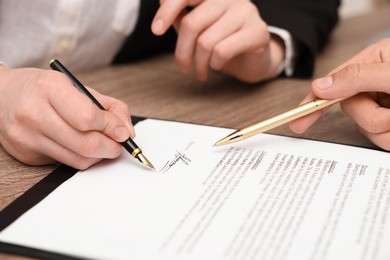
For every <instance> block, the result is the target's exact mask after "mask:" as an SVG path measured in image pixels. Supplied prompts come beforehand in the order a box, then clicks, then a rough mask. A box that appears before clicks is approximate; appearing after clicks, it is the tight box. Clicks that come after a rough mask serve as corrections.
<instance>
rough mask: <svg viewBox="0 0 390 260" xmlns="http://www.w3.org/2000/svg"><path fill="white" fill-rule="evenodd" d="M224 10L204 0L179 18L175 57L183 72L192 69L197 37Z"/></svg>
mask: <svg viewBox="0 0 390 260" xmlns="http://www.w3.org/2000/svg"><path fill="white" fill-rule="evenodd" d="M224 12H225V9H224V7H223V6H217V5H212V4H211V3H210V2H209V1H206V2H204V3H203V4H202V5H200V6H198V7H197V8H196V9H194V10H192V11H191V12H190V13H188V14H187V15H186V16H185V17H184V18H183V19H182V20H181V23H180V29H179V33H178V39H177V43H176V50H175V57H176V62H177V64H178V66H179V68H180V70H181V71H182V72H183V73H188V72H190V71H191V69H192V63H193V55H194V53H195V48H196V47H195V46H196V42H197V39H198V37H199V36H200V35H201V33H202V32H203V31H204V30H205V29H206V28H208V27H210V26H211V25H212V24H213V23H214V22H215V21H217V20H218V18H219V17H221V16H222V15H223V13H224ZM205 13H206V14H207V15H205Z"/></svg>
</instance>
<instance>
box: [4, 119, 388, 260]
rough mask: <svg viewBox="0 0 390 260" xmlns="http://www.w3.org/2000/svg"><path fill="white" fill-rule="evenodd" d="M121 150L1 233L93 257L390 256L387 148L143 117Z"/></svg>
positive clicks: (41, 246) (25, 242) (8, 239)
mask: <svg viewBox="0 0 390 260" xmlns="http://www.w3.org/2000/svg"><path fill="white" fill-rule="evenodd" d="M136 132H137V138H136V140H135V141H136V142H137V143H138V145H139V146H140V147H142V149H143V151H144V153H145V155H146V156H147V157H148V158H149V159H150V160H151V162H152V163H153V164H154V165H155V166H156V168H157V169H158V170H159V173H153V172H152V171H150V170H148V169H147V168H145V167H143V166H142V165H141V164H139V163H138V162H137V161H135V160H134V159H133V158H131V157H129V156H128V154H126V153H123V154H122V156H121V157H120V158H119V159H117V160H115V161H105V162H103V163H101V164H99V165H96V166H94V167H92V168H90V169H88V170H86V171H84V172H78V173H77V174H76V175H75V176H74V177H72V178H71V179H69V180H68V181H67V182H65V183H64V184H62V185H61V186H60V187H59V188H57V189H56V190H55V191H54V192H52V193H51V194H50V195H49V196H48V197H47V198H45V199H44V200H43V201H42V202H40V203H39V204H37V205H36V206H35V207H33V208H32V209H31V210H29V211H28V212H27V213H25V214H24V215H23V216H21V217H20V218H19V219H18V220H17V221H15V222H14V223H13V224H11V225H10V226H9V227H8V228H6V229H5V230H3V231H2V232H1V233H0V241H3V242H8V243H15V244H19V245H25V246H30V247H34V248H39V249H44V250H50V251H55V252H60V253H64V254H68V255H74V256H81V257H90V258H97V259H213V260H215V259H231V260H235V259H262V260H266V259H272V260H278V259H280V260H282V259H288V260H293V259H297V260H298V259H299V260H305V259H308V260H309V259H310V260H317V259H332V260H335V259H386V260H388V259H390V247H389V246H388V245H389V244H390V212H389V207H390V184H389V177H390V155H389V154H388V153H385V152H380V151H374V150H368V149H361V148H356V147H350V146H344V145H337V144H330V143H325V142H316V141H309V140H302V139H297V138H288V137H281V136H275V135H267V134H262V135H258V136H256V137H254V138H250V139H248V140H246V141H243V142H241V143H237V144H233V145H230V146H225V147H218V148H217V147H212V145H213V144H214V143H215V141H216V140H219V139H220V138H222V137H223V136H225V135H227V134H228V133H230V132H231V130H229V129H223V128H216V127H208V126H201V125H194V124H185V123H177V122H170V121H160V120H152V119H147V120H145V121H142V122H140V123H138V124H137V125H136Z"/></svg>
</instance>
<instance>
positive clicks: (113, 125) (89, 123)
mask: <svg viewBox="0 0 390 260" xmlns="http://www.w3.org/2000/svg"><path fill="white" fill-rule="evenodd" d="M59 74H60V73H59ZM52 86H53V87H52V88H51V89H50V90H49V93H48V95H49V103H50V105H51V106H52V107H53V108H54V110H55V111H56V112H57V113H58V114H59V115H60V116H61V117H62V118H63V120H64V121H65V122H67V123H68V124H69V125H71V126H72V127H73V128H75V129H77V130H80V131H93V130H95V131H100V132H103V133H104V134H105V135H107V136H109V137H110V138H112V139H113V140H116V141H118V142H122V141H125V140H126V139H127V138H129V136H130V133H129V130H128V128H127V126H126V125H125V124H124V123H123V122H122V120H120V119H119V118H118V117H117V116H115V115H114V114H112V113H110V112H108V111H104V110H100V109H99V108H98V107H97V106H96V105H95V104H93V103H92V101H91V100H89V98H87V97H86V96H85V95H83V94H82V93H81V92H79V91H78V90H77V89H76V88H75V87H73V86H72V85H71V83H70V81H69V80H67V81H65V82H62V84H61V83H57V84H53V85H52Z"/></svg>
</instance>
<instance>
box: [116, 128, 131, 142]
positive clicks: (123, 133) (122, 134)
mask: <svg viewBox="0 0 390 260" xmlns="http://www.w3.org/2000/svg"><path fill="white" fill-rule="evenodd" d="M114 137H115V139H116V140H117V141H118V142H123V141H126V140H127V138H129V130H128V129H127V128H126V127H124V126H120V127H118V128H117V129H115V132H114Z"/></svg>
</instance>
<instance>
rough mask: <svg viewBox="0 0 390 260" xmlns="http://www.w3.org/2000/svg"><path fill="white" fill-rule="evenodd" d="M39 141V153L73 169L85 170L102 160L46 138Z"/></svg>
mask: <svg viewBox="0 0 390 260" xmlns="http://www.w3.org/2000/svg"><path fill="white" fill-rule="evenodd" d="M40 143H41V145H42V146H41V148H40V151H39V152H40V153H42V154H46V155H48V156H50V158H52V159H54V160H55V161H57V162H60V163H63V164H66V165H68V166H71V167H73V168H75V169H79V170H85V169H87V168H89V167H90V166H91V165H93V164H96V163H98V162H99V161H101V160H102V158H92V157H86V156H82V155H80V154H78V153H75V152H73V151H71V150H69V149H67V148H66V147H64V146H62V145H59V144H58V143H56V142H54V141H53V140H50V139H48V138H45V139H43V140H42V141H41V142H40Z"/></svg>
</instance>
